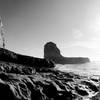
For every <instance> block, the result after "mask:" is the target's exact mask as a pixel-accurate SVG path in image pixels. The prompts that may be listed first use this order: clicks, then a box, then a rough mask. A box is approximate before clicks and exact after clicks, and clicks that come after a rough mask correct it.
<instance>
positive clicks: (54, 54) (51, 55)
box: [44, 42, 90, 64]
mask: <svg viewBox="0 0 100 100" xmlns="http://www.w3.org/2000/svg"><path fill="white" fill-rule="evenodd" d="M44 58H45V59H47V60H50V61H53V62H54V63H56V64H81V63H87V62H90V60H89V58H85V57H64V56H62V55H61V52H60V50H59V49H58V47H57V46H56V44H55V43H53V42H48V43H46V44H45V46H44Z"/></svg>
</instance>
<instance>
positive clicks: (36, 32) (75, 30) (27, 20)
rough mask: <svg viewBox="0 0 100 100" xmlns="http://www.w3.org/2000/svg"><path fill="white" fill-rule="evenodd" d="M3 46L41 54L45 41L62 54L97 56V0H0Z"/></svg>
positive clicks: (99, 54) (99, 55) (99, 33)
mask: <svg viewBox="0 0 100 100" xmlns="http://www.w3.org/2000/svg"><path fill="white" fill-rule="evenodd" d="M0 16H1V17H2V22H3V25H4V28H5V30H4V36H5V40H6V48H7V49H9V50H12V51H14V52H16V53H20V54H24V55H30V56H34V57H41V58H42V57H43V49H44V45H45V43H47V42H49V41H52V42H54V43H56V44H57V46H58V47H59V48H60V50H61V54H62V55H63V56H66V57H80V56H81V57H89V58H90V59H91V60H100V45H99V43H100V0H0Z"/></svg>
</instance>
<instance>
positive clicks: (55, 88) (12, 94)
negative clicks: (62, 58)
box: [0, 49, 100, 100]
mask: <svg viewBox="0 0 100 100" xmlns="http://www.w3.org/2000/svg"><path fill="white" fill-rule="evenodd" d="M33 59H34V60H33ZM35 59H36V58H34V57H29V56H23V55H19V54H16V53H14V52H11V51H9V50H6V49H0V100H99V98H100V76H94V75H91V76H84V75H78V74H75V73H72V72H66V73H65V72H61V71H59V70H57V69H55V67H54V65H52V64H51V63H49V62H48V61H47V60H44V59H40V58H37V59H38V60H37V59H36V60H35ZM19 60H20V61H19ZM27 60H29V61H27ZM21 61H22V62H21ZM23 61H25V62H23ZM36 61H37V62H36ZM29 62H30V64H29ZM37 67H38V70H37Z"/></svg>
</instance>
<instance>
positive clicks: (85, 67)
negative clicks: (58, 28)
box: [55, 61, 100, 75]
mask: <svg viewBox="0 0 100 100" xmlns="http://www.w3.org/2000/svg"><path fill="white" fill-rule="evenodd" d="M55 69H57V70H60V71H63V72H74V73H76V74H85V75H100V61H98V62H94V61H93V62H89V63H84V64H65V65H61V64H57V65H56V67H55Z"/></svg>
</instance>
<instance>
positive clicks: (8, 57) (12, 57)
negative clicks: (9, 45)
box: [0, 48, 54, 68]
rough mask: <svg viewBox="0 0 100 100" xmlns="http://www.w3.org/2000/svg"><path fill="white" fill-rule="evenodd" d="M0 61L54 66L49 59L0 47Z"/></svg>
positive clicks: (32, 65) (39, 66)
mask: <svg viewBox="0 0 100 100" xmlns="http://www.w3.org/2000/svg"><path fill="white" fill-rule="evenodd" d="M0 61H5V62H12V63H16V64H22V65H27V66H30V67H35V68H42V67H45V68H46V67H47V66H48V68H51V67H54V64H53V62H51V61H49V60H46V59H42V58H36V57H31V56H26V55H21V54H17V53H14V52H12V51H9V50H7V49H3V48H0Z"/></svg>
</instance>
